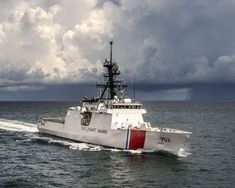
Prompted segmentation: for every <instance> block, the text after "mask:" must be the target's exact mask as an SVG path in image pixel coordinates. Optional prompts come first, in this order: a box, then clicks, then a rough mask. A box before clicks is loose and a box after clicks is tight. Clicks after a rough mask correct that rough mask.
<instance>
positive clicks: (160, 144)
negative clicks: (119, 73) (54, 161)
mask: <svg viewBox="0 0 235 188" xmlns="http://www.w3.org/2000/svg"><path fill="white" fill-rule="evenodd" d="M68 114H69V115H68ZM68 114H67V116H66V119H65V122H64V123H62V122H55V121H53V120H44V121H43V122H42V123H40V124H39V125H38V129H39V131H40V132H42V133H46V134H49V135H54V136H58V137H61V138H66V139H71V140H75V141H79V142H86V143H91V144H97V145H102V146H107V147H113V148H120V149H124V150H146V151H149V150H150V151H167V152H170V153H173V154H176V155H177V154H178V152H179V150H180V148H181V147H182V146H183V144H184V143H185V141H186V139H187V138H188V137H189V135H190V134H191V133H189V132H185V131H180V130H175V129H159V128H151V127H147V128H146V127H144V128H135V127H133V126H132V125H131V124H130V125H128V127H123V128H115V129H112V128H111V124H112V119H113V118H112V115H110V114H107V113H105V114H104V113H102V115H100V114H99V113H97V114H95V115H94V116H95V117H94V118H93V120H94V121H92V120H91V123H90V125H89V126H83V125H81V123H80V118H81V117H80V113H79V111H76V110H69V112H68ZM99 122H102V123H99Z"/></svg>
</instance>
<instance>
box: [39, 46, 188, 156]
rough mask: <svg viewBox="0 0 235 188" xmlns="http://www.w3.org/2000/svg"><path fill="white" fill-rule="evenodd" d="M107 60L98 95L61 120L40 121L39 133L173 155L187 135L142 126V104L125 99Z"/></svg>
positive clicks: (114, 68)
mask: <svg viewBox="0 0 235 188" xmlns="http://www.w3.org/2000/svg"><path fill="white" fill-rule="evenodd" d="M112 44H113V42H112V41H111V42H110V58H109V60H107V59H105V62H104V64H103V66H104V68H105V69H106V72H105V73H104V82H102V83H98V84H97V90H98V92H97V93H98V95H97V96H95V97H93V98H92V99H88V98H87V97H84V99H82V101H81V105H80V106H76V107H70V108H69V109H68V111H67V114H66V116H65V118H64V119H55V118H44V119H43V120H42V122H40V123H39V124H38V129H39V131H40V132H42V133H46V134H49V135H54V136H58V137H62V138H66V139H71V140H75V141H80V142H86V143H92V144H97V145H102V146H108V147H113V148H119V149H126V150H144V151H167V152H171V153H173V154H177V153H178V152H179V150H180V148H181V147H183V144H184V143H185V140H186V139H187V138H188V137H189V135H190V134H191V132H186V131H181V130H176V129H169V128H158V127H151V125H150V123H149V122H145V121H144V119H143V114H145V113H146V109H144V108H143V105H142V103H140V102H138V101H136V100H135V99H131V98H129V97H127V96H126V87H127V85H126V84H125V83H124V81H123V80H121V79H119V75H120V71H119V69H118V65H117V63H116V62H113V60H112Z"/></svg>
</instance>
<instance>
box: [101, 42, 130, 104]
mask: <svg viewBox="0 0 235 188" xmlns="http://www.w3.org/2000/svg"><path fill="white" fill-rule="evenodd" d="M109 44H110V57H109V60H107V59H105V62H104V64H103V66H104V68H106V73H105V74H104V78H105V82H106V83H103V84H97V87H103V88H104V89H103V92H102V94H101V96H100V99H102V98H103V97H104V95H105V93H106V92H108V98H109V99H114V96H116V95H117V96H118V95H119V97H120V96H121V93H122V91H123V90H124V89H125V88H126V84H124V83H123V81H122V80H118V79H117V76H118V75H119V74H120V71H119V70H118V65H117V63H115V62H113V46H112V45H113V41H110V42H109Z"/></svg>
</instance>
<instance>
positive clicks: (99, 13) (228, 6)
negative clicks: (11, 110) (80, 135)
mask: <svg viewBox="0 0 235 188" xmlns="http://www.w3.org/2000/svg"><path fill="white" fill-rule="evenodd" d="M0 9H1V11H0V100H1V101H11V100H14V101H15V100H29V101H33V100H37V101H40V100H43V101H45V100H56V101H60V100H63V101H64V100H67V101H76V100H80V99H81V98H82V97H83V96H84V95H86V96H90V97H92V95H94V94H95V93H96V92H95V84H96V83H97V82H98V81H101V80H102V75H103V71H104V70H103V66H102V63H103V61H104V59H105V58H107V57H109V41H110V40H113V41H114V46H113V50H114V52H113V58H114V61H116V62H117V63H118V65H119V69H120V70H121V73H122V74H121V77H122V78H123V79H124V80H126V82H127V84H129V87H128V91H129V96H130V97H132V96H133V90H132V89H133V80H134V79H133V78H134V76H135V88H136V98H138V99H141V100H235V24H234V18H235V11H234V10H235V0H223V1H221V0H197V1H188V0H177V1H172V0H144V1H136V0H50V1H48V0H17V1H16V0H0Z"/></svg>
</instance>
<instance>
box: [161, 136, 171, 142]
mask: <svg viewBox="0 0 235 188" xmlns="http://www.w3.org/2000/svg"><path fill="white" fill-rule="evenodd" d="M160 139H161V141H162V142H171V140H170V138H168V137H160Z"/></svg>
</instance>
